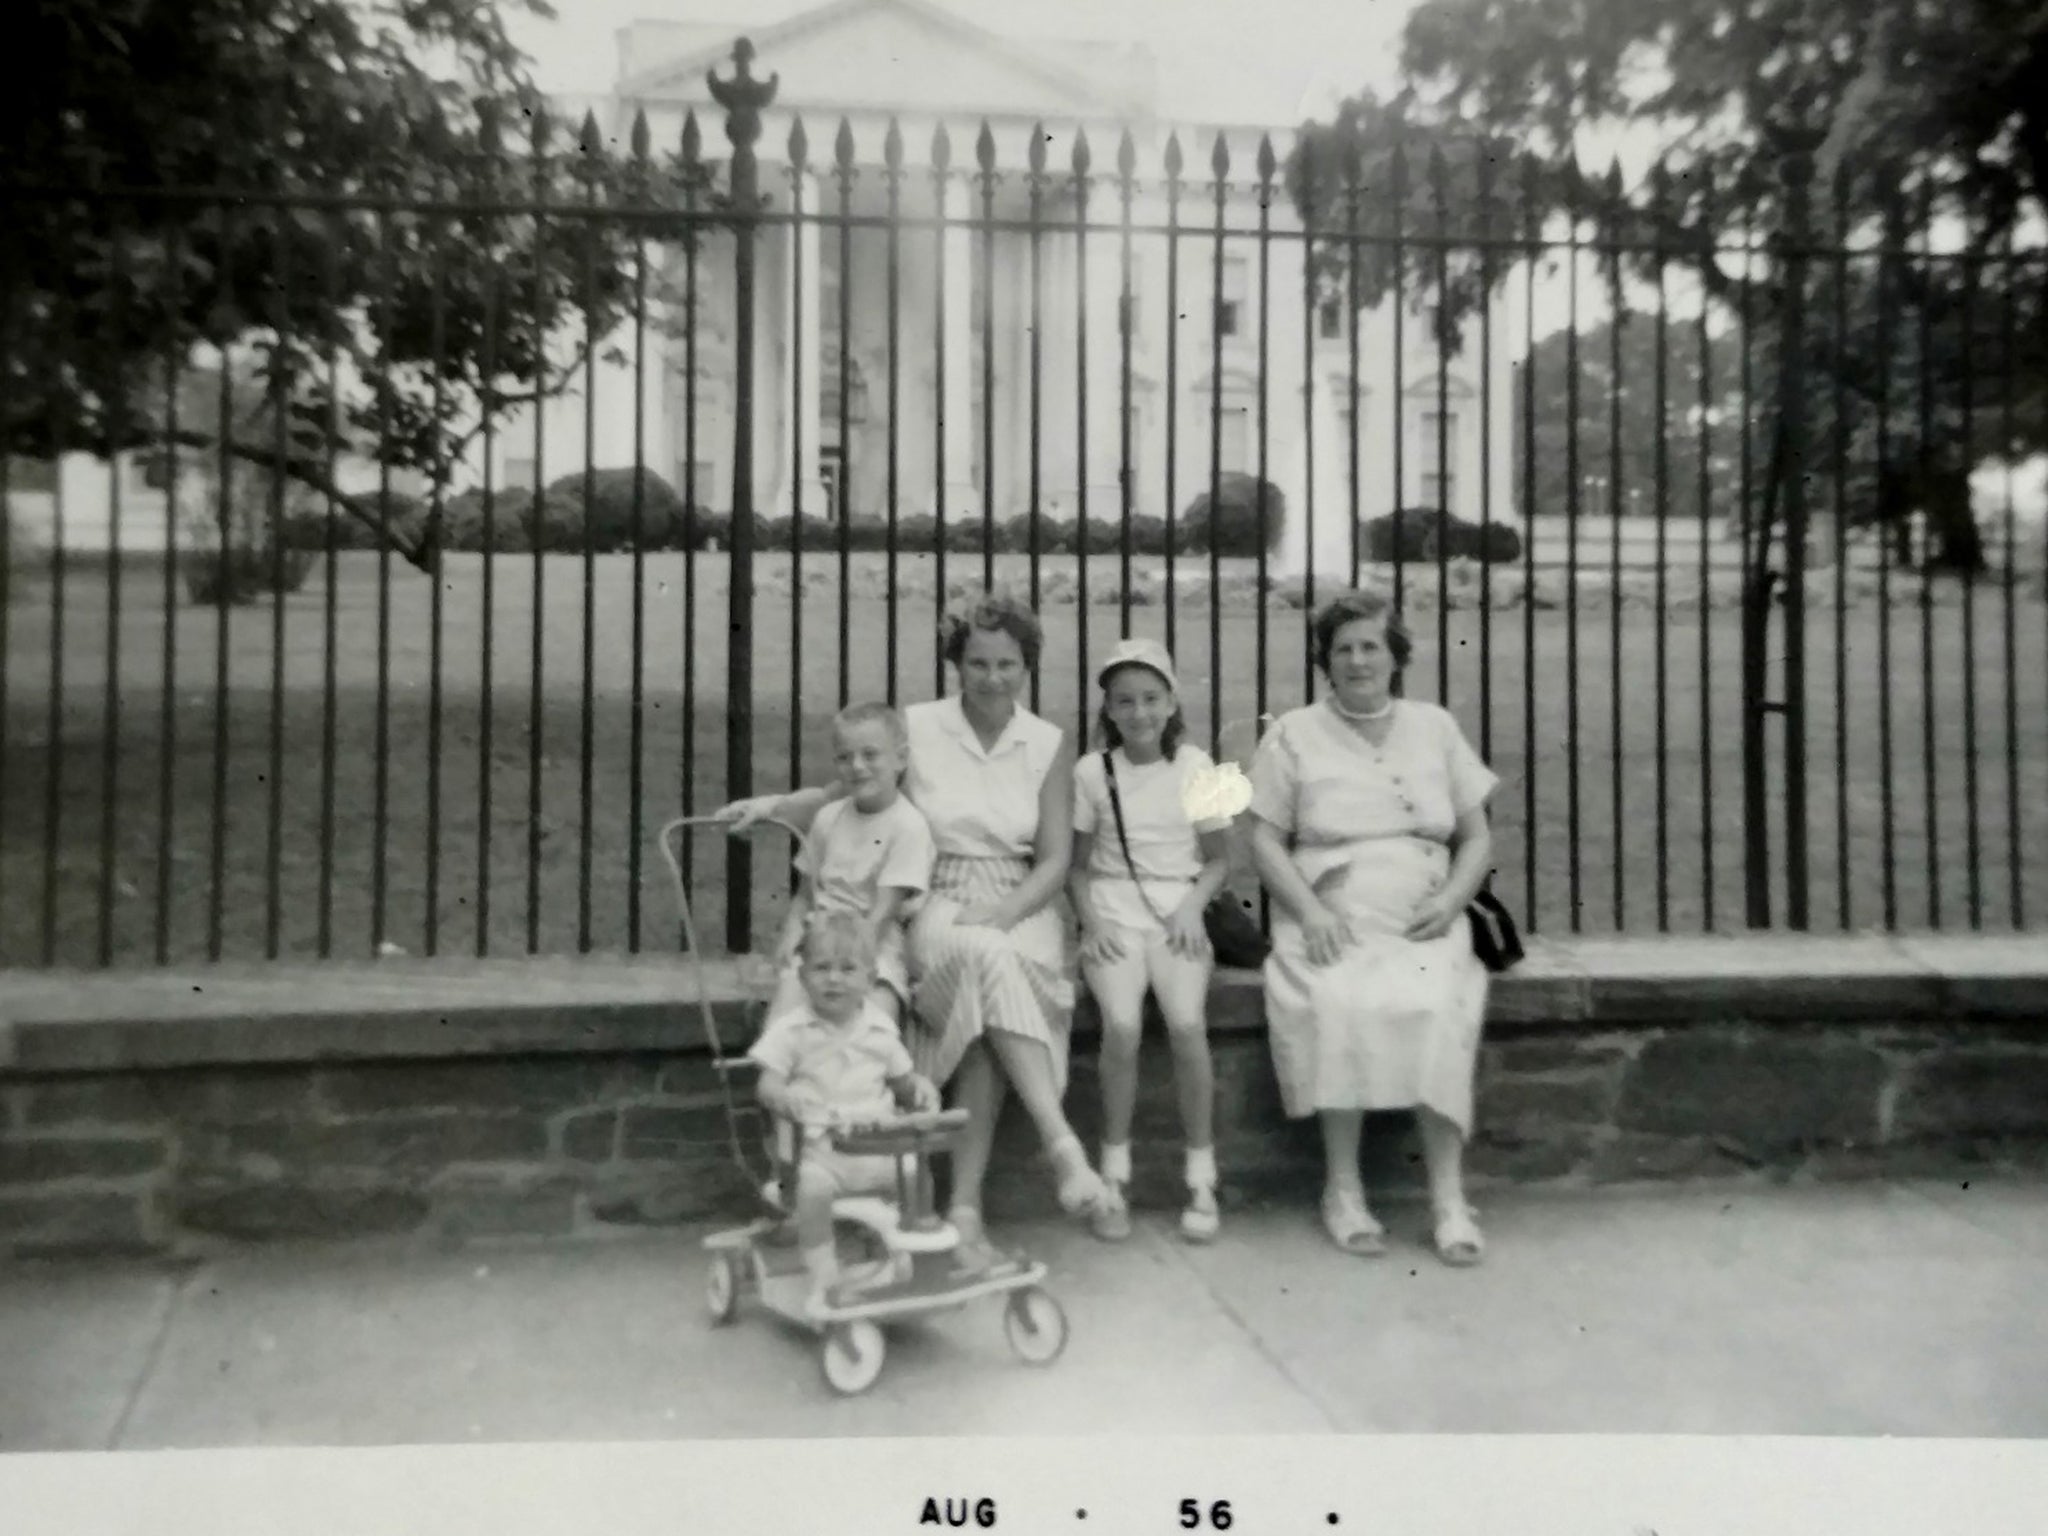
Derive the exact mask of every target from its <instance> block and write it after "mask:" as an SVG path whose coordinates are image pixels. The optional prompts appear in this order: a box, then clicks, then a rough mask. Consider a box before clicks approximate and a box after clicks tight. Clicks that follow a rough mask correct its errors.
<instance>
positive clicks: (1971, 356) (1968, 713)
mask: <svg viewBox="0 0 2048 1536" xmlns="http://www.w3.org/2000/svg"><path fill="white" fill-rule="evenodd" d="M1974 224H1975V220H1973V219H1969V218H1967V217H1966V218H1965V219H1964V221H1963V231H1962V233H1963V251H1962V254H1961V256H1960V257H1959V258H1958V262H1957V264H1958V265H1959V266H1960V267H1961V269H1962V287H1963V295H1962V305H1961V310H1960V313H1959V314H1958V316H1957V322H1956V324H1957V329H1958V330H1960V331H1961V332H1962V345H1961V346H1960V347H1959V348H1958V349H1957V352H1958V361H1959V363H1960V365H1961V366H1960V369H1959V372H1960V374H1961V380H1960V382H1961V385H1962V401H1961V406H1962V423H1961V426H1962V437H1963V441H1962V450H1963V451H1962V468H1961V471H1960V473H1961V477H1962V486H1961V495H1962V501H1963V507H1962V516H1963V519H1964V520H1965V521H1966V522H1968V523H1969V524H1970V526H1971V531H1972V533H1973V535H1974V534H1975V531H1976V515H1977V509H1976V507H1975V505H1974V504H1973V500H1972V497H1971V486H1970V480H1971V474H1970V471H1971V470H1972V469H1973V468H1974V467H1975V465H1976V463H1977V430H1976V429H1977V419H1976V407H1977V401H1976V392H1975V390H1974V389H1973V388H1972V384H1973V382H1974V380H1975V374H1976V352H1977V324H1976V321H1977V283H1978V272H1979V270H1980V265H1981V257H1980V256H1979V254H1978V241H1979V240H1980V239H1981V238H1982V237H1981V235H1979V234H1978V233H1977V232H1976V231H1975V229H1974V228H1973V226H1974ZM1972 547H1973V548H1975V547H1976V545H1975V541H1974V539H1973V544H1972ZM1960 585H1961V587H1962V589H1963V590H1962V629H1963V835H1964V837H1965V838H1966V839H1967V841H1968V847H1967V852H1966V861H1965V865H1964V868H1965V874H1966V878H1967V880H1968V882H1969V883H1968V886H1967V887H1966V891H1967V895H1968V898H1969V913H1970V927H1971V928H1972V929H1978V928H1982V927H1983V926H1984V857H1983V835H1982V833H1983V823H1982V816H1981V814H1980V808H1979V798H1978V791H1979V785H1978V779H1979V772H1978V766H1977V580H1976V572H1974V571H1964V572H1962V573H1961V581H1960Z"/></svg>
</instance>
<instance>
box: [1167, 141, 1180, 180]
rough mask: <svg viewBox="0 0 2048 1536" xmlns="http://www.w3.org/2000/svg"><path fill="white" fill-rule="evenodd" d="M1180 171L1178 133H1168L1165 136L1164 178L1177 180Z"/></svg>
mask: <svg viewBox="0 0 2048 1536" xmlns="http://www.w3.org/2000/svg"><path fill="white" fill-rule="evenodd" d="M1180 171H1181V157H1180V135H1179V134H1177V133H1169V134H1168V135H1167V136H1166V179H1167V180H1168V181H1179V180H1180Z"/></svg>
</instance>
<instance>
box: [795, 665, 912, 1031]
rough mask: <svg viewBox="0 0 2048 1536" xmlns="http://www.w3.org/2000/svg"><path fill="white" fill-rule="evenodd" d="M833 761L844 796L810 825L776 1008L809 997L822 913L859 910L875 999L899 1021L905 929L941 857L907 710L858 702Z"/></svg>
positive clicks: (838, 732)
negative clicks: (915, 765) (809, 927)
mask: <svg viewBox="0 0 2048 1536" xmlns="http://www.w3.org/2000/svg"><path fill="white" fill-rule="evenodd" d="M832 744H833V761H834V764H835V765H836V767H837V770H838V778H839V781H840V782H841V783H842V784H844V785H845V786H846V788H847V794H846V796H845V797H844V798H843V799H839V800H833V801H829V802H828V803H827V804H826V805H825V806H824V807H823V808H822V809H821V810H820V811H819V812H818V815H817V818H816V819H815V820H814V821H813V822H812V823H811V829H810V833H809V836H808V837H807V839H806V844H805V849H804V851H803V853H802V854H800V855H799V856H798V858H797V872H798V874H799V876H800V877H801V878H800V882H799V884H798V886H797V893H796V897H795V899H794V900H792V901H791V902H790V905H789V914H788V916H787V917H786V918H784V920H783V924H782V935H781V937H780V939H778V940H777V942H776V946H775V962H776V966H777V968H778V970H779V971H780V973H781V975H780V979H779V981H778V982H777V985H776V989H775V995H774V997H773V998H772V999H771V1000H770V1002H769V1005H768V1018H769V1019H770V1021H773V1020H775V1019H777V1018H780V1017H781V1016H782V1015H783V1014H785V1013H787V1012H789V1011H790V1010H791V1009H793V1008H797V1007H800V1006H801V1005H802V1002H803V986H802V983H801V981H800V980H799V978H798V976H797V955H798V950H799V948H800V946H801V945H802V943H803V936H804V927H805V924H806V923H807V922H808V921H809V920H810V917H811V915H812V914H813V913H815V912H852V913H855V914H857V915H858V916H859V917H861V918H862V919H863V920H864V921H865V922H866V923H867V925H868V931H869V934H870V935H871V937H872V938H873V940H874V946H875V989H874V993H873V996H872V998H871V999H870V1000H871V1001H872V1002H873V1003H874V1005H875V1006H876V1007H877V1008H879V1009H881V1010H882V1012H883V1013H885V1014H886V1015H887V1016H888V1017H889V1019H890V1021H891V1022H892V1023H895V1024H901V1023H902V1022H903V1018H904V1014H905V1010H906V1009H907V1008H908V1006H909V1002H910V969H909V963H908V960H907V958H906V955H905V949H904V939H903V934H904V927H905V924H906V923H907V921H908V919H909V917H910V914H911V913H912V912H913V911H914V910H915V909H916V905H917V902H918V901H919V899H920V898H921V897H923V895H924V893H925V892H926V890H927V889H929V888H930V886H931V878H932V863H933V861H934V859H935V858H936V856H937V851H936V848H935V845H934V844H933V842H932V832H931V828H930V827H929V826H928V825H927V824H926V822H925V819H924V816H923V813H921V812H920V811H919V810H918V808H917V807H916V806H914V805H912V804H911V803H910V802H909V801H908V800H907V799H905V798H904V795H903V787H902V786H903V771H904V768H905V766H906V765H907V763H908V761H909V756H910V741H909V735H908V733H907V732H906V730H905V729H904V724H903V716H902V715H900V714H899V713H897V711H896V710H895V709H893V708H891V707H890V706H889V705H887V704H849V705H848V706H847V707H846V708H845V709H842V710H841V711H840V712H839V714H838V716H837V717H836V718H835V719H834V720H833V722H832Z"/></svg>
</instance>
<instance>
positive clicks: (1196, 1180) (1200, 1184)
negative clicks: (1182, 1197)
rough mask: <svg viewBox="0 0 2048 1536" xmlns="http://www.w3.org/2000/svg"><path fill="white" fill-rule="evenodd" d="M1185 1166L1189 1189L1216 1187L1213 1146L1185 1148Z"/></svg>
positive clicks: (1214, 1150)
mask: <svg viewBox="0 0 2048 1536" xmlns="http://www.w3.org/2000/svg"><path fill="white" fill-rule="evenodd" d="M1186 1167H1187V1173H1186V1178H1187V1185H1188V1188H1189V1189H1214V1188H1215V1187H1216V1149H1215V1148H1214V1147H1189V1148H1188V1150H1187V1158H1186Z"/></svg>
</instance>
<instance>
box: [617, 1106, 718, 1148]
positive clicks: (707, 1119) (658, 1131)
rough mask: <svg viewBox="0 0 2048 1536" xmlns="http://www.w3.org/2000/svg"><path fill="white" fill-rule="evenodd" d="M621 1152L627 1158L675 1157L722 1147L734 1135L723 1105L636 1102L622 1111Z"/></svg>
mask: <svg viewBox="0 0 2048 1536" xmlns="http://www.w3.org/2000/svg"><path fill="white" fill-rule="evenodd" d="M621 1119H622V1121H623V1122H624V1123H623V1125H622V1126H621V1133H620V1140H619V1151H620V1155H621V1156H622V1157H626V1158H672V1157H684V1156H689V1155H691V1154H693V1153H702V1152H704V1151H706V1150H707V1149H712V1148H716V1147H720V1146H723V1145H724V1144H725V1142H726V1140H727V1139H728V1137H729V1136H730V1135H731V1131H730V1128H729V1127H728V1125H727V1122H726V1118H725V1111H724V1110H723V1109H722V1108H718V1107H715V1106H712V1107H701V1106H700V1107H694V1108H685V1107H682V1106H678V1105H671V1104H634V1105H629V1106H628V1107H627V1108H626V1109H625V1110H623V1111H622V1112H621Z"/></svg>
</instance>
